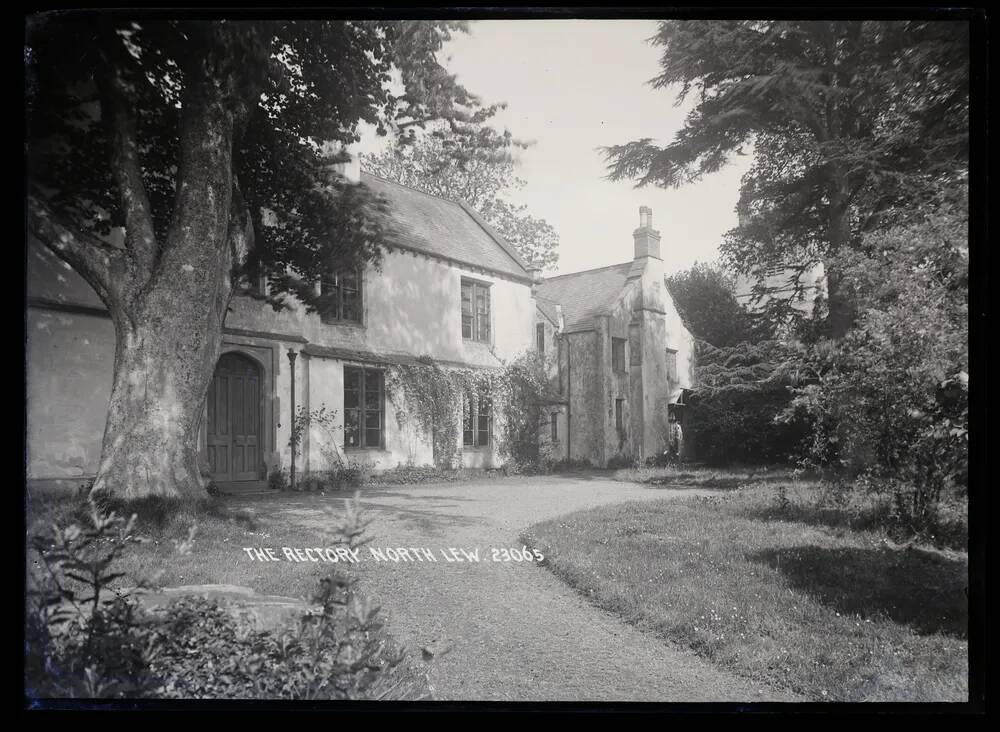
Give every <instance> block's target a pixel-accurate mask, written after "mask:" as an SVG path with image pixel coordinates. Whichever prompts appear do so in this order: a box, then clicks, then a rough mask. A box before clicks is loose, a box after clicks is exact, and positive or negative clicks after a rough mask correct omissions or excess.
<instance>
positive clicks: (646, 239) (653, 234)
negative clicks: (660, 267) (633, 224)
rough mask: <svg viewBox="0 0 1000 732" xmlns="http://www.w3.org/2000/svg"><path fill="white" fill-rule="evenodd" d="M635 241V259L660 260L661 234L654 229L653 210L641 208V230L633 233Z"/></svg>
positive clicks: (646, 207)
mask: <svg viewBox="0 0 1000 732" xmlns="http://www.w3.org/2000/svg"><path fill="white" fill-rule="evenodd" d="M632 238H633V239H634V240H635V258H636V259H640V258H642V257H656V258H657V259H660V232H658V231H656V230H655V229H654V228H653V209H651V208H650V207H649V206H640V207H639V228H638V229H636V230H635V231H633V232H632Z"/></svg>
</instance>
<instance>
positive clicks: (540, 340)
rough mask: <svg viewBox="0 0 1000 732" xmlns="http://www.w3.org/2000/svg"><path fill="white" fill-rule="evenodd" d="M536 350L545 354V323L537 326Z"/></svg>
mask: <svg viewBox="0 0 1000 732" xmlns="http://www.w3.org/2000/svg"><path fill="white" fill-rule="evenodd" d="M535 348H537V349H538V352H539V353H540V354H541V353H545V323H539V324H538V325H536V326H535Z"/></svg>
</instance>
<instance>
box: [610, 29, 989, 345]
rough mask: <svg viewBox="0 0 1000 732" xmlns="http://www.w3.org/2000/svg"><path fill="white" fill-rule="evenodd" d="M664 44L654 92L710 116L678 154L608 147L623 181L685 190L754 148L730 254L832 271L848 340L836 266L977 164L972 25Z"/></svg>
mask: <svg viewBox="0 0 1000 732" xmlns="http://www.w3.org/2000/svg"><path fill="white" fill-rule="evenodd" d="M653 42H654V43H656V44H657V45H659V46H660V47H661V48H662V49H663V53H662V56H661V62H660V66H661V73H660V74H659V75H658V76H657V77H656V78H655V79H653V80H652V84H653V86H654V87H655V88H658V89H667V88H670V89H675V90H676V91H677V99H678V102H681V101H683V100H685V99H687V98H689V97H693V98H694V99H695V100H696V104H695V105H694V108H693V109H692V110H691V112H690V114H689V115H688V117H687V120H686V122H685V125H684V127H683V128H682V129H681V130H680V131H678V132H677V134H676V135H675V137H674V139H673V141H671V142H670V143H669V144H667V145H666V146H660V145H659V144H657V143H656V142H654V141H653V140H652V139H649V138H647V139H642V140H637V141H633V142H630V143H627V144H623V145H616V146H613V147H610V148H608V149H607V151H606V152H607V158H608V162H609V171H610V176H611V177H612V178H614V179H635V180H636V181H637V182H638V184H639V185H644V184H656V185H662V186H679V185H683V184H686V183H690V182H693V181H696V180H698V179H699V178H700V177H701V176H703V175H705V174H709V173H712V172H715V171H717V170H719V169H720V168H722V167H723V166H724V165H725V164H726V163H727V162H728V161H729V160H730V159H731V157H732V156H733V155H738V154H744V153H747V152H749V151H751V150H752V151H753V156H754V157H753V160H754V162H753V166H752V168H751V170H750V171H749V173H747V175H746V176H745V177H744V179H743V182H742V188H741V195H740V200H739V204H738V210H739V211H740V214H741V217H740V224H739V226H737V227H736V228H735V229H733V230H732V231H730V232H729V234H728V235H727V237H726V240H725V242H724V244H723V246H722V251H723V254H724V255H725V257H726V258H727V260H728V263H729V264H731V265H732V266H733V267H734V268H735V269H737V270H738V271H741V272H743V273H746V274H753V273H754V272H755V271H758V270H759V269H760V268H764V267H770V266H778V265H788V266H793V267H796V268H797V269H798V270H799V272H800V273H804V272H805V270H806V269H807V268H809V267H810V266H812V265H813V264H815V263H816V262H823V263H824V266H825V267H826V272H827V277H828V280H829V297H830V316H831V320H837V321H839V322H837V323H836V324H835V326H834V330H835V331H836V332H838V333H841V334H842V333H843V332H844V330H845V328H846V326H847V325H849V322H850V319H851V318H852V317H853V315H852V310H851V308H850V306H849V302H847V301H848V300H849V297H850V296H849V293H846V292H844V291H843V288H841V287H840V286H839V283H840V275H839V268H838V267H837V265H836V261H835V256H836V253H837V252H838V251H839V250H841V249H843V248H853V247H857V246H859V245H860V242H861V237H862V235H863V234H864V233H866V232H869V231H872V230H875V229H877V228H880V227H886V226H891V225H894V224H895V223H898V222H899V220H900V217H901V216H902V215H903V214H904V213H906V215H912V213H913V212H914V211H917V210H919V208H920V206H921V204H922V202H924V201H926V200H928V198H929V197H930V196H931V195H933V191H934V190H935V189H936V187H937V186H938V185H939V184H941V182H942V181H948V180H952V181H955V180H958V179H959V178H960V177H961V175H962V173H963V172H964V170H965V169H966V167H967V164H968V123H969V117H968V114H969V98H968V95H969V28H968V24H967V23H964V22H951V21H947V22H945V21H868V20H866V21H820V20H816V21H775V20H732V21H717V20H713V21H700V20H698V21H679V20H673V21H665V22H663V23H661V24H660V26H659V31H658V33H657V35H656V36H655V38H654V39H653Z"/></svg>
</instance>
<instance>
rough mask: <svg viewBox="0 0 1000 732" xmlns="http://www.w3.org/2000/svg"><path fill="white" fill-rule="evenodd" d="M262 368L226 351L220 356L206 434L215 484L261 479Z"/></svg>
mask: <svg viewBox="0 0 1000 732" xmlns="http://www.w3.org/2000/svg"><path fill="white" fill-rule="evenodd" d="M260 382H261V373H260V368H259V367H258V366H257V364H256V363H254V362H253V361H252V360H250V359H249V358H246V357H245V356H241V355H239V354H237V353H227V354H225V355H224V356H222V358H220V359H219V364H218V366H216V367H215V376H214V377H213V378H212V385H211V387H209V390H208V405H207V409H206V412H207V415H206V420H207V421H206V426H205V437H206V447H207V449H208V465H209V468H210V469H211V471H212V480H213V481H215V482H216V483H225V482H236V481H245V480H260V479H262V478H263V477H264V476H263V467H262V466H263V462H262V460H261V409H260Z"/></svg>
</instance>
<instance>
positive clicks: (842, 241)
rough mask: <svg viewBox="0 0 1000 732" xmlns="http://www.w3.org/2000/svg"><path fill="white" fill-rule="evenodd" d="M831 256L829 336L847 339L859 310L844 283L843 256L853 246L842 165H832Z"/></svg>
mask: <svg viewBox="0 0 1000 732" xmlns="http://www.w3.org/2000/svg"><path fill="white" fill-rule="evenodd" d="M827 236H828V237H829V250H828V251H829V256H827V258H826V261H825V262H824V269H825V271H826V285H827V307H828V308H829V313H828V314H827V334H828V335H829V336H830V337H831V338H835V339H839V338H843V337H844V336H845V335H846V334H847V331H848V330H850V329H851V326H853V325H854V320H855V317H856V316H857V308H856V304H855V302H854V294H853V293H852V292H851V291H850V288H849V287H848V286H847V283H845V282H844V280H843V276H842V274H841V268H840V265H839V257H840V256H841V254H842V253H843V252H844V251H845V250H846V249H847V248H848V247H849V246H850V242H851V219H850V206H849V204H848V189H847V177H846V175H844V173H843V171H841V170H840V168H839V166H836V165H835V166H832V171H831V185H830V211H829V219H828V223H827Z"/></svg>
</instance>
